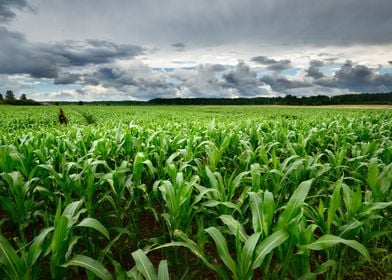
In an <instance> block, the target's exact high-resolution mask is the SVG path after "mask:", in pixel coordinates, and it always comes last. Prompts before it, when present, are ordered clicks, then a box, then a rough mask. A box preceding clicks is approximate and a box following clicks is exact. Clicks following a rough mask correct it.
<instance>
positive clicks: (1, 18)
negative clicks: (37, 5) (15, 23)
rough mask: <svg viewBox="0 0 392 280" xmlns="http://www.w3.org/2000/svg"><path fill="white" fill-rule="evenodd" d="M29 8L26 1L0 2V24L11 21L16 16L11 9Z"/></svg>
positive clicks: (4, 0)
mask: <svg viewBox="0 0 392 280" xmlns="http://www.w3.org/2000/svg"><path fill="white" fill-rule="evenodd" d="M26 7H27V8H30V9H31V7H30V6H29V5H28V4H27V1H26V0H1V2H0V23H1V22H8V21H10V20H12V19H13V18H14V17H15V16H16V14H15V12H14V11H13V9H23V8H26Z"/></svg>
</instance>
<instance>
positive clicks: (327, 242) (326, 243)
mask: <svg viewBox="0 0 392 280" xmlns="http://www.w3.org/2000/svg"><path fill="white" fill-rule="evenodd" d="M338 244H344V245H347V246H349V247H351V248H353V249H355V250H357V251H358V252H359V253H360V254H361V255H362V256H364V257H365V259H366V260H368V261H369V260H370V255H369V252H368V250H367V249H366V248H365V246H363V245H362V244H361V243H359V242H358V241H355V240H347V239H343V238H341V237H338V236H335V235H330V234H326V235H323V236H322V237H320V238H319V239H318V240H317V241H315V242H313V243H311V244H308V245H305V246H304V247H305V248H307V249H310V250H316V251H320V250H325V249H328V248H330V247H333V246H336V245H338Z"/></svg>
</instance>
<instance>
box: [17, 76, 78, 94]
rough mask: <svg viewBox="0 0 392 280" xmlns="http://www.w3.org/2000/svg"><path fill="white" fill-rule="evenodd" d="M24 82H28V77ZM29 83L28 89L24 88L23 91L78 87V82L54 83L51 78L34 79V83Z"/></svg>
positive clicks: (36, 91)
mask: <svg viewBox="0 0 392 280" xmlns="http://www.w3.org/2000/svg"><path fill="white" fill-rule="evenodd" d="M24 82H25V83H26V84H29V82H30V79H29V78H28V79H26V80H25V81H24ZM30 85H31V87H29V88H28V89H27V88H26V89H25V90H23V92H31V93H39V92H53V91H61V90H69V89H77V88H80V84H67V85H55V84H54V83H53V80H51V79H40V80H35V81H34V83H31V84H30Z"/></svg>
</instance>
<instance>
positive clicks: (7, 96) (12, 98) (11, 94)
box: [5, 90, 15, 104]
mask: <svg viewBox="0 0 392 280" xmlns="http://www.w3.org/2000/svg"><path fill="white" fill-rule="evenodd" d="M5 101H6V103H7V104H13V103H15V95H14V92H13V91H12V90H7V92H6V93H5Z"/></svg>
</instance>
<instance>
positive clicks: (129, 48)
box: [43, 40, 144, 66]
mask: <svg viewBox="0 0 392 280" xmlns="http://www.w3.org/2000/svg"><path fill="white" fill-rule="evenodd" d="M43 49H44V50H45V51H47V52H48V53H51V54H53V55H55V56H58V57H61V58H63V59H64V60H63V62H65V63H66V64H69V65H72V66H84V65H88V64H103V63H108V62H112V61H114V60H115V59H124V58H133V57H135V56H137V55H140V54H142V53H143V51H144V49H143V48H142V47H140V46H136V45H126V44H115V43H113V42H109V41H103V40H87V41H85V42H75V41H65V42H60V43H55V44H51V45H47V46H44V47H43Z"/></svg>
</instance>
